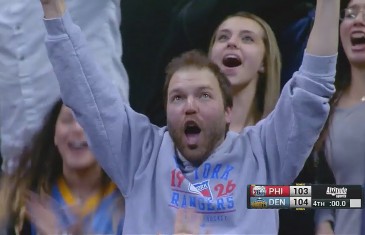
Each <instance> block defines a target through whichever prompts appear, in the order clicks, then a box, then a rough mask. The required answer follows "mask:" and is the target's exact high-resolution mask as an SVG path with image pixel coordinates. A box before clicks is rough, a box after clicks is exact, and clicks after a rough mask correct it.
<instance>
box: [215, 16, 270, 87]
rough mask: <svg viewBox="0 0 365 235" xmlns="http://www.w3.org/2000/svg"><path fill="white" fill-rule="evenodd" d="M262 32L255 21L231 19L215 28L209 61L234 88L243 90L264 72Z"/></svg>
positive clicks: (238, 18)
mask: <svg viewBox="0 0 365 235" xmlns="http://www.w3.org/2000/svg"><path fill="white" fill-rule="evenodd" d="M263 38H264V30H263V29H262V27H261V26H260V25H259V24H258V23H257V22H256V21H254V20H252V19H249V18H244V17H240V16H234V17H231V18H229V19H227V20H225V21H223V23H222V24H221V25H220V26H219V27H218V29H217V32H216V35H215V38H214V42H213V45H212V47H211V49H210V58H211V59H212V60H213V61H214V62H215V63H216V64H217V65H218V66H219V67H220V69H221V71H222V72H223V73H224V74H225V75H226V76H227V77H228V79H229V80H230V82H231V84H232V86H233V88H234V89H235V88H236V89H237V88H238V87H245V86H246V85H247V84H248V83H250V82H251V81H254V80H257V78H258V77H259V72H264V62H263V60H264V56H265V44H264V40H263Z"/></svg>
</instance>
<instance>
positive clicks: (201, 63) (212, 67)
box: [163, 50, 233, 109]
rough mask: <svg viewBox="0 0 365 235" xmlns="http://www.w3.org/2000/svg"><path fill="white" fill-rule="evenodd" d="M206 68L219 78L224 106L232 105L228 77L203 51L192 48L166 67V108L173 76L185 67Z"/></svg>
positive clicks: (164, 90)
mask: <svg viewBox="0 0 365 235" xmlns="http://www.w3.org/2000/svg"><path fill="white" fill-rule="evenodd" d="M189 67H193V68H198V69H203V68H206V69H208V70H209V71H211V72H212V73H213V74H214V76H215V77H216V78H217V81H218V84H219V88H220V91H221V93H222V98H223V102H224V108H227V107H232V105H233V103H232V91H231V83H230V82H229V80H228V79H227V77H226V76H225V75H224V74H223V73H221V71H220V69H219V67H218V66H217V65H216V64H215V63H213V62H212V61H211V60H210V59H209V58H208V57H207V56H206V55H205V54H204V53H203V52H201V51H198V50H191V51H188V52H185V53H183V54H182V55H181V56H179V57H176V58H174V59H173V60H172V61H171V62H170V63H169V64H168V65H167V67H166V80H165V84H164V88H163V93H164V104H165V109H166V104H167V91H168V88H169V84H170V81H171V78H172V76H173V75H174V74H175V73H176V72H177V71H179V70H180V69H183V68H189Z"/></svg>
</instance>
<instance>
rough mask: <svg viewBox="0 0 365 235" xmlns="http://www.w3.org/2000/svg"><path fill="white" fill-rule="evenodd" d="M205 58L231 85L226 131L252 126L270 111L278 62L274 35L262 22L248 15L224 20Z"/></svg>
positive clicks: (277, 79)
mask: <svg viewBox="0 0 365 235" xmlns="http://www.w3.org/2000/svg"><path fill="white" fill-rule="evenodd" d="M209 57H210V58H211V59H212V60H213V61H214V62H215V63H216V64H217V65H218V66H219V68H220V69H221V71H222V72H223V73H224V74H225V75H226V76H227V78H228V79H229V81H230V82H231V84H232V91H233V108H232V120H231V124H230V130H232V131H236V132H240V131H241V130H242V129H243V128H244V127H246V126H249V125H255V124H256V123H257V122H258V121H260V120H261V119H262V118H264V117H266V116H267V115H268V114H269V113H270V112H271V111H272V110H273V109H274V107H275V104H276V101H277V99H278V97H279V93H280V71H281V58H280V51H279V47H278V44H277V41H276V38H275V35H274V33H273V31H272V29H271V28H270V26H269V25H268V24H267V23H266V22H265V21H264V20H263V19H261V18H260V17H258V16H256V15H254V14H251V13H248V12H239V13H237V14H234V15H231V16H228V17H227V18H226V19H225V20H224V21H223V22H222V23H221V24H220V25H219V26H218V27H217V29H216V30H215V32H214V34H213V36H212V39H211V44H210V49H209Z"/></svg>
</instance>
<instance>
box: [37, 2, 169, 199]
mask: <svg viewBox="0 0 365 235" xmlns="http://www.w3.org/2000/svg"><path fill="white" fill-rule="evenodd" d="M41 3H42V6H43V9H44V16H45V20H44V22H45V26H46V29H47V38H46V46H47V50H48V56H49V58H50V61H51V63H52V65H53V69H54V71H55V73H56V76H57V80H58V82H59V84H60V90H61V97H62V99H63V102H64V103H65V104H66V105H67V106H68V107H70V108H71V109H72V110H73V112H74V114H75V116H76V118H77V120H78V121H79V123H80V125H81V126H82V127H83V129H84V130H85V133H86V135H87V139H88V143H89V144H90V147H91V150H92V151H93V152H94V154H95V157H96V159H97V160H98V162H99V164H100V165H101V166H102V167H103V169H104V170H105V171H106V173H107V174H108V175H109V176H110V177H111V178H112V180H113V181H114V182H115V183H116V184H117V185H118V187H119V189H120V190H121V191H122V193H123V194H124V195H125V196H128V193H129V192H130V191H131V190H132V186H133V180H134V176H135V174H136V173H137V170H139V171H143V170H144V167H145V166H146V165H147V163H148V161H149V160H150V159H153V156H157V146H160V142H161V141H162V134H163V133H162V131H160V130H159V129H158V128H157V127H154V126H152V125H151V124H150V122H149V120H148V119H147V118H146V117H145V116H143V115H140V114H138V113H136V112H134V111H133V110H132V109H131V108H130V107H129V106H128V105H126V104H124V103H123V100H122V98H121V96H120V94H119V92H118V90H117V88H116V87H115V86H114V85H113V83H112V81H111V80H110V79H107V77H106V75H105V73H103V71H102V70H101V69H100V66H99V65H98V63H96V62H95V61H94V59H93V56H92V55H91V53H90V52H89V49H88V46H87V42H86V40H85V38H84V36H83V34H82V32H81V30H80V28H79V27H78V26H77V25H75V24H74V23H73V22H72V19H71V16H70V14H69V12H68V11H67V9H66V5H65V2H64V0H41Z"/></svg>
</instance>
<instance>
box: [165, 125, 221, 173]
mask: <svg viewBox="0 0 365 235" xmlns="http://www.w3.org/2000/svg"><path fill="white" fill-rule="evenodd" d="M167 126H168V131H169V134H170V136H171V138H172V140H173V142H174V144H175V147H176V148H177V150H178V151H179V152H180V153H181V154H182V155H183V157H184V158H185V159H186V160H188V161H189V162H190V163H192V164H193V165H194V166H196V167H198V166H200V165H201V164H202V163H203V162H204V161H205V160H206V159H207V158H208V157H209V156H210V155H211V154H212V152H213V151H214V150H215V148H216V147H217V145H218V142H220V140H221V139H222V137H224V133H225V127H223V131H221V130H220V129H222V128H220V127H218V126H214V125H213V126H214V127H212V128H210V129H209V131H208V132H206V131H204V130H203V129H202V130H201V132H200V134H199V135H200V136H199V140H200V141H199V143H198V145H197V146H196V147H195V148H192V147H189V146H187V144H186V141H184V139H185V138H186V136H185V132H184V131H183V130H180V131H179V130H178V129H176V128H173V127H171V125H169V123H168V124H167Z"/></svg>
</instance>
